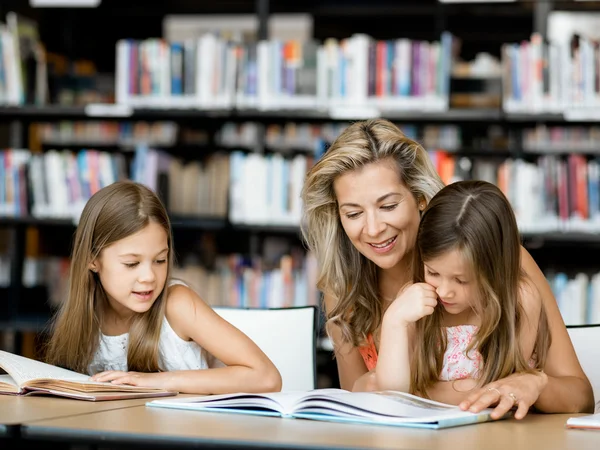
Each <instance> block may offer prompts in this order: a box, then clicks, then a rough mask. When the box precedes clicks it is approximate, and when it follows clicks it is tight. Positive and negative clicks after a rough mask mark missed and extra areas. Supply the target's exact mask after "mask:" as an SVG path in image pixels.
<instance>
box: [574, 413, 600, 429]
mask: <svg viewBox="0 0 600 450" xmlns="http://www.w3.org/2000/svg"><path fill="white" fill-rule="evenodd" d="M567 428H582V429H586V430H600V413H598V414H591V415H587V416H577V417H571V418H569V419H567Z"/></svg>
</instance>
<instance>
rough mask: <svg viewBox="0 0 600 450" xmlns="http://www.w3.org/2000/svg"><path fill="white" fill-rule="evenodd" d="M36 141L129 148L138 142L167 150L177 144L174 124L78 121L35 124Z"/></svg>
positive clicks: (49, 143) (57, 144)
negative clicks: (36, 131)
mask: <svg viewBox="0 0 600 450" xmlns="http://www.w3.org/2000/svg"><path fill="white" fill-rule="evenodd" d="M37 127H38V133H39V134H38V136H39V140H40V141H41V142H42V143H43V144H46V145H54V146H59V145H81V146H82V147H86V146H93V145H115V146H127V147H133V146H135V145H137V144H139V143H142V142H143V143H146V144H147V145H153V146H165V147H171V146H173V145H175V144H176V143H177V138H178V131H179V127H178V125H177V124H176V123H175V122H171V121H160V122H144V121H136V122H130V121H122V122H115V121H97V120H81V121H69V120H64V121H60V122H46V123H39V124H38V125H37Z"/></svg>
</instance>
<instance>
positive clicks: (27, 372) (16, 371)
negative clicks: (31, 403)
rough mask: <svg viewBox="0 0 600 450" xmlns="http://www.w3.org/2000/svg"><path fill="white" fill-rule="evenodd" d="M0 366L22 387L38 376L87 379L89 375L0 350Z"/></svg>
mask: <svg viewBox="0 0 600 450" xmlns="http://www.w3.org/2000/svg"><path fill="white" fill-rule="evenodd" d="M0 367H2V368H3V369H4V370H5V371H6V372H7V373H8V374H9V375H10V376H11V377H12V379H13V380H14V381H15V382H16V383H17V385H18V386H21V387H23V386H24V385H25V384H27V382H28V381H31V380H35V379H38V378H46V379H54V380H65V379H68V380H70V381H88V380H89V378H90V377H89V376H88V375H83V374H80V373H77V372H73V371H71V370H67V369H63V368H61V367H56V366H52V365H50V364H46V363H43V362H41V361H36V360H33V359H30V358H25V357H24V356H19V355H14V354H12V353H8V352H5V351H3V350H0Z"/></svg>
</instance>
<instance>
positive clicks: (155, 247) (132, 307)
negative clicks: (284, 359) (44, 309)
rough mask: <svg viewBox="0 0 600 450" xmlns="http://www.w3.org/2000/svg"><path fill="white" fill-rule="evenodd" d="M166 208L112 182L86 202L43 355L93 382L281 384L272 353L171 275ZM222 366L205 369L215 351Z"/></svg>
mask: <svg viewBox="0 0 600 450" xmlns="http://www.w3.org/2000/svg"><path fill="white" fill-rule="evenodd" d="M172 263H173V241H172V238H171V226H170V222H169V218H168V216H167V212H166V210H165V208H164V206H163V204H162V203H161V202H160V200H159V198H158V197H157V196H156V195H155V194H154V193H153V192H152V191H151V190H150V189H148V188H147V187H145V186H144V185H141V184H138V183H134V182H131V181H120V182H117V183H114V184H111V185H109V186H107V187H104V188H103V189H101V190H99V191H98V192H97V193H95V194H94V195H93V196H92V197H91V198H90V200H89V201H88V202H87V204H86V206H85V208H84V210H83V213H82V214H81V218H80V221H79V225H78V227H77V231H76V234H75V242H74V247H73V252H72V255H71V274H70V280H69V281H70V286H69V294H68V298H67V299H66V301H65V302H64V303H63V304H62V305H61V308H60V310H59V311H58V314H57V316H56V318H55V321H54V324H53V329H52V333H51V336H50V339H49V343H48V347H47V352H46V361H47V362H48V363H50V364H54V365H57V366H62V367H65V368H68V369H71V370H74V371H77V372H80V373H89V374H90V375H93V377H92V379H93V380H96V381H105V382H112V383H115V384H130V385H136V386H146V387H158V388H164V389H167V390H170V391H177V392H182V393H196V394H219V393H229V392H265V391H278V390H280V389H281V376H280V374H279V372H278V370H277V369H276V368H275V366H274V365H273V363H272V362H271V361H270V360H269V358H268V357H267V356H266V355H265V354H264V353H263V352H262V351H261V350H260V349H259V348H258V347H257V346H256V344H254V342H252V341H251V340H250V339H249V338H248V337H247V336H246V335H244V334H243V333H242V332H241V331H239V330H238V329H237V328H235V327H234V326H232V325H231V324H229V323H228V322H226V321H225V320H223V319H222V318H221V317H220V316H219V315H218V314H217V313H216V312H214V311H213V310H212V308H211V307H210V306H208V305H207V304H206V303H205V302H204V301H203V300H202V299H201V298H200V297H199V296H198V295H197V294H196V293H195V292H194V291H192V290H191V289H189V288H188V287H187V286H186V285H184V284H182V283H180V282H175V281H174V280H171V279H170V273H171V267H172ZM207 352H208V354H210V355H212V356H214V357H215V358H217V359H218V360H220V361H222V362H223V363H224V364H225V367H220V368H210V369H209V368H208V364H207V356H208V354H207Z"/></svg>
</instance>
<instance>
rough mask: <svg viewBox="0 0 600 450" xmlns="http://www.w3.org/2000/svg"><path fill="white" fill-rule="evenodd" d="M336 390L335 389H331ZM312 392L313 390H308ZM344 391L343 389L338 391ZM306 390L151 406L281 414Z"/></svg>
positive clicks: (210, 397)
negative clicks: (241, 410)
mask: <svg viewBox="0 0 600 450" xmlns="http://www.w3.org/2000/svg"><path fill="white" fill-rule="evenodd" d="M332 391H337V390H335V389H334V390H332ZM310 392H313V391H310ZM340 392H345V391H340ZM306 394H307V393H306V392H304V391H301V392H296V391H290V392H273V393H261V394H251V393H245V392H238V393H235V394H219V395H203V396H198V397H185V398H175V399H168V400H155V401H153V402H151V403H153V405H152V406H166V407H176V406H177V405H181V406H182V407H185V409H205V408H213V409H228V408H229V409H240V408H244V409H245V408H253V409H267V410H271V411H276V412H279V413H281V414H283V415H289V414H291V413H292V412H293V411H294V409H295V405H296V404H297V403H298V402H300V401H301V400H302V398H303V397H304V396H306Z"/></svg>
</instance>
